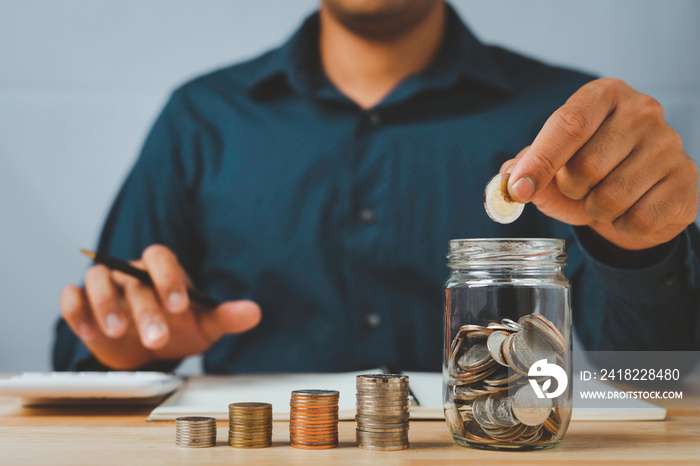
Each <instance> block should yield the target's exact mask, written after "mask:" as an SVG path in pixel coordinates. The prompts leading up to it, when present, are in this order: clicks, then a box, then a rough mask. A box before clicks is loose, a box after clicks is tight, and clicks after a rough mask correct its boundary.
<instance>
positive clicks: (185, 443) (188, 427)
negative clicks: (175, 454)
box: [175, 416, 216, 448]
mask: <svg viewBox="0 0 700 466" xmlns="http://www.w3.org/2000/svg"><path fill="white" fill-rule="evenodd" d="M175 445H177V446H178V447H187V448H206V447H213V446H214V445H216V419H214V418H213V417H201V416H187V417H179V418H177V419H175Z"/></svg>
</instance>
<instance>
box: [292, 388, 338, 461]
mask: <svg viewBox="0 0 700 466" xmlns="http://www.w3.org/2000/svg"><path fill="white" fill-rule="evenodd" d="M339 399H340V393H339V392H337V391H335V390H294V391H293V392H292V399H291V401H290V402H289V406H290V411H289V442H290V445H291V446H293V447H295V448H303V449H306V450H323V449H326V448H335V447H337V446H338V400H339Z"/></svg>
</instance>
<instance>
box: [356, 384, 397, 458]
mask: <svg viewBox="0 0 700 466" xmlns="http://www.w3.org/2000/svg"><path fill="white" fill-rule="evenodd" d="M356 383H357V416H356V417H355V419H356V420H357V430H356V431H355V438H356V439H357V445H358V446H359V447H360V448H364V449H367V450H404V449H406V448H408V418H409V411H408V376H406V375H399V374H372V375H358V376H357V380H356Z"/></svg>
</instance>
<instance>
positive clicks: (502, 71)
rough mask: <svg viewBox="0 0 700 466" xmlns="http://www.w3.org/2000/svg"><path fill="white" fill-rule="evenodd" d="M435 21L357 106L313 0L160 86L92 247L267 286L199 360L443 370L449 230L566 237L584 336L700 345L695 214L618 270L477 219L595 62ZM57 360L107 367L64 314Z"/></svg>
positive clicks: (243, 287) (596, 342)
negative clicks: (377, 94)
mask: <svg viewBox="0 0 700 466" xmlns="http://www.w3.org/2000/svg"><path fill="white" fill-rule="evenodd" d="M447 26H448V27H447V33H446V37H445V40H444V43H443V46H442V47H441V49H440V52H439V54H438V56H437V58H436V59H435V61H434V63H433V64H432V65H431V66H430V67H429V68H428V69H426V70H425V71H424V72H421V73H419V74H416V75H414V76H410V77H408V78H406V79H405V80H404V81H403V82H401V83H400V84H399V85H398V86H397V87H396V88H395V89H394V90H393V91H391V93H390V94H389V95H388V96H386V98H384V99H383V100H382V101H381V102H380V103H379V104H377V105H376V106H375V107H373V108H371V109H369V110H363V109H362V108H360V107H358V106H357V105H356V104H355V103H353V102H352V101H351V100H349V99H348V98H347V97H345V96H344V95H343V94H342V93H340V92H339V91H338V90H337V89H336V88H335V87H334V86H333V85H332V84H331V83H330V82H329V81H328V79H327V78H326V77H325V75H324V73H323V72H322V70H321V68H320V65H319V59H318V17H317V15H314V16H312V17H310V18H309V19H308V20H307V21H306V22H305V23H304V25H303V26H302V27H301V28H300V30H299V31H298V32H297V33H296V34H295V35H294V36H293V37H292V38H291V39H290V40H289V41H288V42H287V43H286V44H285V45H283V46H282V47H281V48H279V49H276V50H273V51H271V52H269V53H266V54H265V55H263V56H261V57H259V58H256V59H254V60H252V61H249V62H247V63H243V64H239V65H236V66H232V67H229V68H225V69H222V70H219V71H216V72H213V73H211V74H208V75H206V76H202V77H200V78H198V79H195V80H193V81H191V82H189V83H187V84H185V85H184V86H182V87H181V88H179V89H177V90H176V91H175V92H174V93H173V94H172V97H171V99H170V101H169V102H168V104H167V105H166V107H165V109H164V110H163V112H162V114H161V115H160V117H159V118H158V120H157V121H156V123H155V125H154V127H153V129H152V131H151V133H150V135H149V137H148V138H147V141H146V143H145V145H144V148H143V152H142V153H141V156H140V158H139V159H138V161H137V163H136V165H135V166H134V167H133V170H132V171H131V173H130V175H129V177H128V178H127V180H126V182H125V184H124V186H123V188H122V189H121V191H120V193H119V195H118V197H117V199H116V201H115V203H114V206H113V207H112V209H111V211H110V213H109V217H108V218H107V221H106V224H105V227H104V231H103V233H102V236H101V239H100V242H99V246H98V249H99V251H100V252H104V253H108V254H111V255H113V256H117V257H121V258H124V259H133V258H137V257H140V255H141V253H142V251H143V249H144V248H146V247H147V246H148V245H150V244H153V243H160V244H164V245H166V246H168V247H169V248H171V249H172V250H173V251H174V252H175V253H176V254H177V255H178V257H179V258H180V261H181V262H182V264H183V265H184V267H185V269H186V270H187V272H188V273H189V274H190V276H191V277H192V279H193V281H194V283H195V284H196V285H197V286H198V287H199V288H201V289H202V290H203V291H205V292H206V293H208V294H209V295H211V296H212V297H214V298H215V299H217V300H221V301H224V300H233V299H241V298H247V299H252V300H254V301H256V302H258V303H259V304H260V306H261V308H262V312H263V318H262V322H261V323H260V325H259V326H258V327H256V328H255V329H253V330H252V331H250V332H247V333H244V334H240V335H232V336H227V337H224V338H222V339H221V340H220V341H218V342H217V343H216V344H214V346H213V347H212V348H210V349H209V350H208V351H207V352H206V354H205V355H204V368H205V370H206V371H207V372H215V373H233V372H261V371H272V372H278V371H279V372H284V371H349V370H358V369H365V368H370V367H376V366H378V365H380V364H384V363H390V364H394V365H396V366H398V367H401V368H402V369H406V370H432V371H437V370H440V367H441V355H442V353H441V347H442V339H443V329H444V327H443V310H442V304H441V303H442V284H443V282H444V280H445V278H446V277H447V274H448V269H447V268H446V266H445V254H446V251H447V244H448V241H449V240H450V239H453V238H470V237H474V238H476V237H541V236H544V237H558V238H564V239H566V240H567V252H568V254H569V256H570V257H569V264H570V265H569V267H568V268H567V269H566V270H565V272H566V274H567V276H568V277H569V278H570V279H571V280H572V289H573V301H574V316H575V328H576V329H577V331H578V333H579V336H580V337H581V339H582V341H583V342H584V344H585V345H586V347H587V348H590V349H621V348H624V349H692V348H696V349H697V348H698V343H697V338H696V335H697V315H698V293H697V288H698V283H697V271H698V261H697V258H696V252H697V251H698V244H700V242H699V241H698V239H697V238H698V233H697V230H696V229H695V228H694V227H691V228H689V229H687V230H686V231H685V232H684V233H683V234H682V235H681V236H679V237H678V238H676V239H675V240H674V241H673V242H671V243H670V244H669V245H666V249H665V252H664V254H663V256H662V257H660V258H658V260H655V261H654V263H652V264H645V265H644V266H643V267H636V268H628V269H623V268H620V267H619V266H616V265H615V264H610V263H606V262H605V261H604V260H601V259H600V258H599V257H597V256H600V254H596V252H595V251H594V250H591V248H587V247H586V246H585V244H583V243H585V241H583V243H582V241H581V237H582V235H581V232H576V231H574V229H572V228H571V227H570V226H568V225H564V224H562V223H559V222H557V221H554V220H552V219H550V218H548V217H546V216H544V215H542V214H541V213H539V211H538V210H537V209H536V208H535V207H534V206H531V205H528V206H526V208H525V211H524V213H523V215H522V217H521V218H520V219H519V220H518V221H517V222H515V223H512V224H510V225H501V224H497V223H494V222H493V221H491V220H489V218H488V217H487V216H486V213H485V212H484V208H483V204H482V194H483V190H484V186H485V185H486V183H487V181H488V180H489V179H490V178H491V177H492V176H493V175H494V174H496V173H497V172H498V170H499V167H500V165H501V164H502V163H503V162H504V161H505V160H507V159H509V158H512V157H513V156H514V155H515V154H517V153H518V152H519V151H520V150H521V149H522V148H523V147H525V146H527V145H528V144H530V143H531V142H532V140H533V139H534V137H535V135H536V134H537V132H538V131H539V129H540V128H541V127H542V125H543V123H544V121H545V120H546V119H547V117H548V116H549V115H550V114H551V113H552V112H553V111H554V110H555V109H556V108H558V107H559V106H561V105H562V104H563V103H564V102H565V101H566V99H567V98H568V97H569V96H570V95H571V94H573V93H574V92H575V91H576V90H577V89H578V88H579V87H580V86H581V85H583V84H585V83H586V82H588V81H590V80H591V79H593V78H592V77H591V76H589V75H586V74H582V73H579V72H576V71H571V70H566V69H562V68H556V67H552V66H548V65H545V64H543V63H540V62H538V61H535V60H533V59H530V58H527V57H523V56H521V55H517V54H514V53H512V52H509V51H507V50H504V49H502V48H499V47H491V46H486V45H483V44H481V43H480V42H479V41H478V40H477V39H476V38H475V37H474V36H473V35H472V34H471V33H470V32H469V30H468V29H467V28H466V27H465V26H464V25H463V24H462V22H461V21H460V19H459V18H458V17H457V15H456V14H455V12H454V11H453V10H452V9H449V11H448V21H447ZM662 309H663V310H664V311H663V312H662ZM678 322H683V323H685V324H687V325H684V326H681V327H682V329H683V330H682V332H681V334H680V335H679V330H678V329H679V325H678ZM54 365H55V367H56V369H58V370H69V369H95V368H100V366H99V364H98V363H97V362H96V360H95V359H94V357H92V356H91V355H90V354H89V352H88V351H87V350H86V348H85V346H84V345H83V344H82V343H81V342H80V341H79V340H78V339H77V338H76V337H75V336H74V335H73V333H72V332H71V331H70V329H69V328H68V326H67V325H66V324H65V322H63V321H60V322H59V324H58V327H57V339H56V345H55V351H54ZM175 365H176V362H168V363H164V364H161V365H156V366H157V367H160V368H173V367H174V366H175ZM154 367H155V366H154Z"/></svg>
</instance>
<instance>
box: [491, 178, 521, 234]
mask: <svg viewBox="0 0 700 466" xmlns="http://www.w3.org/2000/svg"><path fill="white" fill-rule="evenodd" d="M509 176H510V173H499V174H498V175H496V176H494V177H493V178H491V180H490V181H489V182H488V183H487V184H486V189H485V190H484V208H485V209H486V213H487V214H488V216H489V217H490V218H491V220H493V221H494V222H498V223H513V222H514V221H516V220H517V219H518V217H520V214H521V213H522V212H523V209H524V208H525V204H520V203H519V202H515V201H514V200H513V199H512V198H511V197H510V194H508V177H509Z"/></svg>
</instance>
